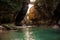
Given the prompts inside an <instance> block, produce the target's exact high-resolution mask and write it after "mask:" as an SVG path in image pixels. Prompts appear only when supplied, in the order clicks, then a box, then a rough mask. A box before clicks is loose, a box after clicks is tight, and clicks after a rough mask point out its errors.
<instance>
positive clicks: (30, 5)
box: [27, 4, 34, 14]
mask: <svg viewBox="0 0 60 40" xmlns="http://www.w3.org/2000/svg"><path fill="white" fill-rule="evenodd" d="M32 6H34V5H33V4H29V5H28V7H29V8H28V11H27V13H28V14H29V10H30V8H31V7H32Z"/></svg>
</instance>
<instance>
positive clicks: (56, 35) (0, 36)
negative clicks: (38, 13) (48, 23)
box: [0, 28, 60, 40]
mask: <svg viewBox="0 0 60 40" xmlns="http://www.w3.org/2000/svg"><path fill="white" fill-rule="evenodd" d="M0 40H60V30H54V29H40V28H23V29H20V30H16V31H14V30H13V31H3V32H0Z"/></svg>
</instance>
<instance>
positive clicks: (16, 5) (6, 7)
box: [0, 0, 29, 24]
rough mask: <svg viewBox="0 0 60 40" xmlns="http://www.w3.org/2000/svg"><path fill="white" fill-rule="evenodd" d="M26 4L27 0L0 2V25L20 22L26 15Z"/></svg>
mask: <svg viewBox="0 0 60 40" xmlns="http://www.w3.org/2000/svg"><path fill="white" fill-rule="evenodd" d="M24 2H25V4H24ZM28 3H29V0H0V24H3V23H12V22H14V21H15V22H20V21H21V20H22V19H23V18H24V16H25V14H26V11H27V7H28V6H27V4H28ZM23 6H24V7H23ZM22 12H23V13H22ZM16 15H17V17H16ZM15 19H16V20H15ZM19 20H20V21H19Z"/></svg>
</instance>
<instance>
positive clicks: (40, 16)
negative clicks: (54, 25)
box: [30, 0, 59, 25]
mask: <svg viewBox="0 0 60 40" xmlns="http://www.w3.org/2000/svg"><path fill="white" fill-rule="evenodd" d="M58 3H59V2H58V0H36V2H35V5H34V7H32V8H31V9H30V20H31V21H32V23H33V24H39V25H40V24H50V23H51V21H52V16H53V15H54V10H55V9H56V5H57V4H58Z"/></svg>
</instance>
